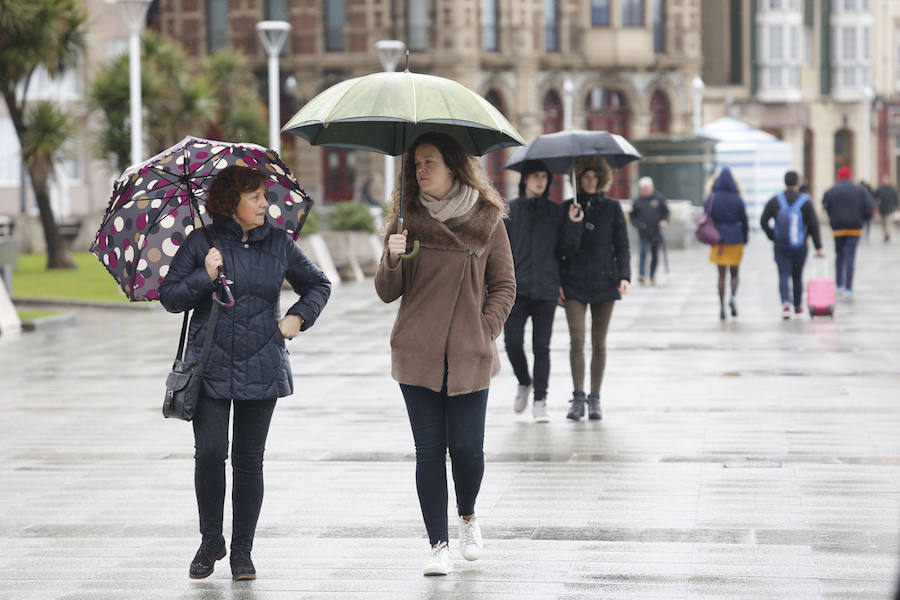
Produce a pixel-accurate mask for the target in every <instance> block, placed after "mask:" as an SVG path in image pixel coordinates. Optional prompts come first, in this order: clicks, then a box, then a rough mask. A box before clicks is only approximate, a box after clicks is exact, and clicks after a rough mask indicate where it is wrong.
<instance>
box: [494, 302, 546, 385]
mask: <svg viewBox="0 0 900 600" xmlns="http://www.w3.org/2000/svg"><path fill="white" fill-rule="evenodd" d="M555 313H556V300H555V299H554V300H532V299H531V298H526V297H525V296H516V302H515V304H513V307H512V310H511V311H510V313H509V317H508V318H507V319H506V324H504V325H503V342H504V344H505V345H506V355H507V356H508V357H509V363H510V364H511V365H512V368H513V373H515V375H516V379H518V380H519V385H529V384H531V383H534V399H535V400H544V399H546V398H547V380H548V379H549V378H550V336H551V335H552V334H553V315H554V314H555ZM528 317H531V349H532V351H533V352H534V378H533V379H532V377H531V375H529V374H528V360H527V359H526V358H525V349H524V347H523V343H524V341H525V321H527V320H528Z"/></svg>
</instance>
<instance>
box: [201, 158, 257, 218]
mask: <svg viewBox="0 0 900 600" xmlns="http://www.w3.org/2000/svg"><path fill="white" fill-rule="evenodd" d="M265 181H266V174H265V173H263V172H262V171H258V170H256V169H252V168H250V167H242V166H240V165H231V166H229V167H225V168H224V169H222V170H221V171H219V174H218V175H216V177H215V178H214V179H213V180H212V183H211V184H209V190H208V191H207V192H206V212H208V213H209V214H210V216H213V217H219V218H224V219H232V218H234V211H235V209H237V205H238V202H240V201H241V194H243V193H244V192H252V191H254V190H257V189H259V186H261V185H263V184H264V183H265Z"/></svg>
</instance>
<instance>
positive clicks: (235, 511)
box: [193, 397, 275, 553]
mask: <svg viewBox="0 0 900 600" xmlns="http://www.w3.org/2000/svg"><path fill="white" fill-rule="evenodd" d="M274 410H275V399H274V398H273V399H271V400H243V401H235V402H234V428H233V431H232V443H231V469H232V486H231V510H232V526H231V551H232V553H234V551H235V550H238V551H243V552H250V550H251V549H252V548H253V535H254V534H255V533H256V521H257V519H258V518H259V510H260V508H261V507H262V500H263V453H264V452H265V449H266V448H265V446H266V436H267V435H268V433H269V423H270V422H271V420H272V412H273V411H274ZM230 412H231V400H216V399H213V398H206V397H201V398H200V400H199V401H198V402H197V408H196V410H195V411H194V420H193V425H194V449H195V453H194V489H195V491H196V493H197V507H198V509H199V512H200V534H201V535H202V536H203V539H204V540H208V539H214V538H217V537H220V536H221V535H222V513H223V510H224V506H225V459H226V457H227V456H228V418H229V413H230Z"/></svg>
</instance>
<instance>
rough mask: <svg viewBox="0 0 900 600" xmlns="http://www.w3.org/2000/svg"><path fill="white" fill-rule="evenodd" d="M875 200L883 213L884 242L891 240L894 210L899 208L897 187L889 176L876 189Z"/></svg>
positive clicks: (881, 213) (879, 210)
mask: <svg viewBox="0 0 900 600" xmlns="http://www.w3.org/2000/svg"><path fill="white" fill-rule="evenodd" d="M875 202H876V208H877V209H878V213H879V214H880V215H881V227H882V229H883V230H884V243H885V244H887V243H888V242H890V241H891V220H892V217H893V214H894V211H896V210H897V206H898V204H900V203H898V200H897V188H895V187H894V186H892V185H891V183H890V178H888V177H887V176H885V177H883V178H882V180H881V185H879V186H878V188H877V189H876V190H875Z"/></svg>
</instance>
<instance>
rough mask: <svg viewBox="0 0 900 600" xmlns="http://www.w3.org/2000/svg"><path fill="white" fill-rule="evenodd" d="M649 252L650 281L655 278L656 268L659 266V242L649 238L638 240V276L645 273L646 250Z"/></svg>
mask: <svg viewBox="0 0 900 600" xmlns="http://www.w3.org/2000/svg"><path fill="white" fill-rule="evenodd" d="M648 249H649V250H650V279H653V278H654V277H656V266H657V265H658V264H659V242H658V241H654V240H651V239H649V238H645V237H641V238H640V251H639V252H640V254H639V256H640V258H639V260H638V275H640V276H641V277H643V276H644V273H646V272H647V271H646V266H647V250H648Z"/></svg>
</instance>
